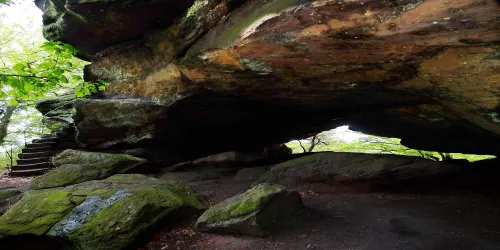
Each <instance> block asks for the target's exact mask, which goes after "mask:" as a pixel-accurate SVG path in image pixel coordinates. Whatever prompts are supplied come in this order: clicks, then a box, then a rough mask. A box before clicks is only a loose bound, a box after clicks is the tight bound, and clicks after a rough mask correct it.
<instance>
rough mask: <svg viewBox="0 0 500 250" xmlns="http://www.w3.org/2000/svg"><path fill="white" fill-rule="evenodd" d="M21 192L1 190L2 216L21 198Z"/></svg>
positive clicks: (0, 205)
mask: <svg viewBox="0 0 500 250" xmlns="http://www.w3.org/2000/svg"><path fill="white" fill-rule="evenodd" d="M21 193H22V192H21V191H20V190H19V189H15V188H4V189H0V215H2V214H4V213H5V211H7V209H9V208H10V207H11V206H12V205H13V204H14V203H16V202H17V201H18V200H19V199H20V198H21Z"/></svg>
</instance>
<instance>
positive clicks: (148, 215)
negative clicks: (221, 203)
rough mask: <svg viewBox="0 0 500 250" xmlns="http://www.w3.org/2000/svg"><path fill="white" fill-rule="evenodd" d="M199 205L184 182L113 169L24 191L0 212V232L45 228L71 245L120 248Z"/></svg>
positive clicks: (196, 209) (42, 231) (200, 207)
mask: <svg viewBox="0 0 500 250" xmlns="http://www.w3.org/2000/svg"><path fill="white" fill-rule="evenodd" d="M204 209H205V206H204V205H203V204H202V203H200V202H199V201H198V199H197V198H196V194H195V193H194V192H193V191H192V190H191V189H190V188H189V187H187V186H185V185H182V184H179V183H175V182H165V181H161V180H158V179H155V178H151V177H146V176H144V175H138V174H129V175H114V176H112V177H110V178H107V179H105V180H99V181H95V180H94V181H88V182H84V183H80V184H76V185H71V186H67V187H64V188H51V189H44V190H32V191H28V192H27V193H26V194H25V195H24V196H23V198H22V199H21V200H20V201H19V202H18V203H17V204H16V205H14V206H13V207H12V208H11V209H9V211H8V212H7V213H6V214H5V215H4V216H2V217H0V235H6V236H16V235H24V234H35V235H44V234H46V235H48V236H51V237H53V238H56V239H58V240H61V241H66V242H68V243H69V244H71V245H74V246H75V247H76V248H77V249H92V250H101V249H124V248H127V247H130V246H131V245H133V244H134V243H135V242H137V241H138V240H140V239H141V237H142V236H144V235H146V234H145V233H146V232H147V231H148V230H149V229H151V228H152V227H154V226H155V225H158V223H160V222H162V221H164V220H166V219H169V218H172V217H173V216H178V215H179V213H180V212H183V213H184V215H190V214H192V213H194V212H201V211H202V210H204ZM174 219H178V218H174Z"/></svg>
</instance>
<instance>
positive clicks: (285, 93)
mask: <svg viewBox="0 0 500 250" xmlns="http://www.w3.org/2000/svg"><path fill="white" fill-rule="evenodd" d="M37 2H38V5H39V6H40V7H41V9H42V10H43V11H44V23H45V27H44V29H45V34H46V36H47V37H48V38H49V39H55V40H61V41H64V42H69V43H70V44H73V45H75V46H76V47H77V48H78V49H79V50H80V51H81V52H82V55H83V56H84V57H86V58H89V59H91V60H92V64H91V65H89V66H87V67H86V70H85V79H86V80H97V79H102V80H106V81H108V82H110V83H111V85H110V86H109V87H108V88H107V90H106V91H105V92H104V93H102V94H101V95H100V96H96V97H95V98H97V99H103V98H104V99H106V100H96V99H92V100H86V101H81V102H79V103H77V105H76V108H77V114H76V116H77V118H76V123H77V127H78V131H79V134H78V136H79V137H78V138H79V140H80V142H82V143H84V144H86V145H87V146H88V147H91V148H100V149H113V150H114V149H120V150H126V149H131V148H137V147H138V146H140V147H144V148H158V147H161V148H162V150H163V151H164V152H165V154H172V155H175V156H177V157H178V158H179V159H178V160H179V161H180V160H192V159H195V158H198V157H202V156H205V155H209V154H213V153H218V152H225V151H230V150H241V151H251V150H253V149H255V148H262V147H264V146H267V145H271V144H276V143H282V142H284V141H286V140H289V139H292V138H300V137H301V136H304V135H308V134H310V133H314V132H319V131H322V130H326V129H330V128H333V127H335V126H339V125H345V124H349V125H351V127H352V128H353V129H356V130H359V131H363V132H366V133H370V134H375V135H383V136H389V137H399V138H402V143H403V144H404V145H407V146H410V147H413V148H418V149H425V150H434V151H441V152H463V153H476V154H494V155H498V154H500V152H499V149H498V147H497V146H498V145H499V144H500V103H499V99H500V94H499V92H498V88H499V87H500V85H499V84H500V78H499V77H500V74H499V73H500V60H499V59H500V56H499V51H500V47H499V44H500V28H499V27H500V4H499V2H498V1H496V0H466V1H447V0H433V1H431V0H383V1H380V0H353V1H337V0H318V1H308V0H304V1H282V0H269V1H268V0H248V1H245V0H236V1H229V0H205V1H201V0H200V1H194V2H193V1H176V2H175V4H172V1H167V0H164V1H127V2H126V3H125V2H122V1H104V0H99V1H68V0H39V1H37ZM101 10H106V11H101ZM145 13H147V14H145ZM121 99H127V100H121ZM126 114H131V116H132V117H131V118H130V119H128V118H127V117H126Z"/></svg>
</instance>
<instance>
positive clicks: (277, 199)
mask: <svg viewBox="0 0 500 250" xmlns="http://www.w3.org/2000/svg"><path fill="white" fill-rule="evenodd" d="M302 209H303V207H302V200H301V198H300V195H299V193H297V192H296V191H287V190H286V188H285V187H283V186H280V185H276V184H267V183H263V184H260V185H257V186H255V187H253V188H252V189H250V190H248V191H246V192H245V193H242V194H239V195H236V196H234V197H231V198H229V199H227V200H225V201H222V202H221V203H218V204H216V205H215V206H213V207H211V208H209V209H208V210H207V211H206V212H205V213H203V214H202V215H201V217H200V218H199V219H198V221H197V222H196V228H197V229H198V230H200V231H204V232H215V233H232V234H249V235H256V236H265V235H267V234H269V233H270V232H271V231H272V230H276V229H278V228H283V227H286V226H289V225H291V224H293V223H292V222H293V221H294V216H297V215H299V213H300V212H301V210H302Z"/></svg>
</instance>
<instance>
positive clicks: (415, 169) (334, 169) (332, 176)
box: [254, 152, 461, 186]
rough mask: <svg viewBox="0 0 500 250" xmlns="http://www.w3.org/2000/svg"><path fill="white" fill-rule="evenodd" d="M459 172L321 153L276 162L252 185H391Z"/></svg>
mask: <svg viewBox="0 0 500 250" xmlns="http://www.w3.org/2000/svg"><path fill="white" fill-rule="evenodd" d="M460 169H461V168H460V167H459V166H455V165H451V164H447V163H442V162H436V161H431V160H426V159H423V158H419V157H409V156H397V155H382V154H380V155H372V154H358V153H336V152H324V153H316V154H312V155H308V156H303V157H300V158H296V159H293V160H290V161H286V162H282V163H279V164H277V165H275V166H273V167H272V168H271V169H270V170H269V171H267V172H266V173H265V174H264V175H263V176H262V177H260V178H259V179H258V180H257V181H255V182H254V185H257V184H260V183H265V182H270V183H279V184H282V185H287V186H295V185H300V184H305V183H315V182H328V183H332V184H336V183H349V182H368V183H369V184H372V185H393V184H398V183H401V182H403V181H408V180H415V179H425V178H427V177H436V176H453V175H454V174H457V173H459V172H460Z"/></svg>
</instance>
